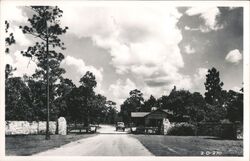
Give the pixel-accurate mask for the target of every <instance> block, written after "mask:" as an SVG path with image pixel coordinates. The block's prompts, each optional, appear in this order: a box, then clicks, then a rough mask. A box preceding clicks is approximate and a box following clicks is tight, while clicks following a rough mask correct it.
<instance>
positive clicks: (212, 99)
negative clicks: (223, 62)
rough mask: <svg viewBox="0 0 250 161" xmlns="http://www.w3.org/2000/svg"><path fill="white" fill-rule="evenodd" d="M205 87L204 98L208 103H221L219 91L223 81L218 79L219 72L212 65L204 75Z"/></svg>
mask: <svg viewBox="0 0 250 161" xmlns="http://www.w3.org/2000/svg"><path fill="white" fill-rule="evenodd" d="M204 84H205V88H206V90H207V91H206V92H205V100H206V102H207V103H209V104H210V105H216V104H219V103H221V99H222V98H221V97H222V96H221V92H222V86H223V85H224V83H223V82H221V81H220V73H219V71H217V69H215V68H214V67H213V68H212V69H209V70H208V74H207V75H206V82H205V83H204Z"/></svg>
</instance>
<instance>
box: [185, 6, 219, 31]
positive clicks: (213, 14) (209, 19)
mask: <svg viewBox="0 0 250 161" xmlns="http://www.w3.org/2000/svg"><path fill="white" fill-rule="evenodd" d="M186 14H187V15H189V16H195V15H199V16H200V17H201V18H202V19H203V20H204V21H205V25H201V26H200V27H199V29H200V30H201V32H209V31H211V30H219V29H222V28H223V26H221V25H219V24H218V23H217V20H216V18H217V16H219V15H220V11H219V9H218V8H217V7H200V6H199V7H191V8H189V9H188V10H187V11H186ZM186 29H188V28H186ZM189 30H191V29H190V28H189Z"/></svg>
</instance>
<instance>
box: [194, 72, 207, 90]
mask: <svg viewBox="0 0 250 161" xmlns="http://www.w3.org/2000/svg"><path fill="white" fill-rule="evenodd" d="M207 71H208V69H207V68H198V69H197V70H196V73H195V74H194V75H193V82H194V83H193V88H192V90H193V91H199V92H204V89H205V88H204V82H205V81H206V75H207ZM201 87H203V88H201Z"/></svg>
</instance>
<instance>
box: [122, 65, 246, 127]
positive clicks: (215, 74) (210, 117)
mask: <svg viewBox="0 0 250 161" xmlns="http://www.w3.org/2000/svg"><path fill="white" fill-rule="evenodd" d="M204 85H205V88H206V92H205V97H203V96H202V95H201V94H200V93H199V92H194V93H191V92H190V91H188V90H184V89H181V90H177V89H176V87H175V86H174V88H173V89H172V91H171V92H170V94H169V95H163V96H161V97H160V98H158V99H156V98H154V97H153V96H152V95H151V96H150V98H149V99H148V100H146V101H144V98H143V94H142V93H141V91H139V90H132V91H131V92H130V95H129V97H128V98H127V99H126V100H125V101H124V102H123V104H122V105H121V111H120V115H121V116H122V118H123V121H124V122H126V123H129V122H131V112H150V111H151V108H152V107H157V108H160V109H168V110H170V111H173V118H172V121H176V122H183V121H189V122H192V123H197V122H200V121H212V122H219V121H220V120H223V119H229V120H230V121H243V93H241V92H242V91H243V88H242V89H241V90H240V91H241V92H240V91H239V92H235V91H232V90H229V91H226V90H223V88H222V87H223V82H222V81H221V80H220V75H219V71H217V69H216V68H211V69H209V70H208V74H207V75H206V82H205V83H204Z"/></svg>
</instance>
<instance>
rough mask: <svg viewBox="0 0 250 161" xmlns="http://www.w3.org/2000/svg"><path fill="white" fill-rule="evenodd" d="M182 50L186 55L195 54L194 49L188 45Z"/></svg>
mask: <svg viewBox="0 0 250 161" xmlns="http://www.w3.org/2000/svg"><path fill="white" fill-rule="evenodd" d="M184 49H185V52H186V53H187V54H194V53H195V49H194V48H193V47H191V46H190V45H186V46H185V47H184Z"/></svg>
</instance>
